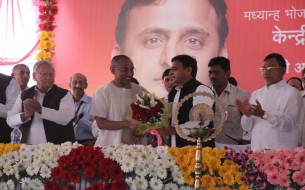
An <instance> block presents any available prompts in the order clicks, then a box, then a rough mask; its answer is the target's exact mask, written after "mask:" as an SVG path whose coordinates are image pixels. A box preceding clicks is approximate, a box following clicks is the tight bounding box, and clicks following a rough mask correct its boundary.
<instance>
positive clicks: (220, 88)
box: [0, 53, 305, 150]
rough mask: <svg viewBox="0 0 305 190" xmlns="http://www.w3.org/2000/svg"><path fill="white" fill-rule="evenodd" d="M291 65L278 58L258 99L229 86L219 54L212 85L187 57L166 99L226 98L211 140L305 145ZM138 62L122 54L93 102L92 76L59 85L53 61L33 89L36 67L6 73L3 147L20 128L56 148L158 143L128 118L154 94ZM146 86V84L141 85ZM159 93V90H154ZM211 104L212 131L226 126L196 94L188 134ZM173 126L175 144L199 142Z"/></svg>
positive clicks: (0, 82)
mask: <svg viewBox="0 0 305 190" xmlns="http://www.w3.org/2000/svg"><path fill="white" fill-rule="evenodd" d="M286 67H287V66H286V61H285V59H284V57H283V56H282V55H280V54H278V53H271V54H269V55H267V56H266V57H265V59H264V60H263V65H262V67H261V68H260V70H261V72H262V76H263V79H264V81H265V83H266V85H264V86H263V87H262V88H260V89H258V90H255V91H254V92H253V93H252V94H251V95H250V94H249V93H248V92H246V91H245V90H243V89H241V88H239V87H237V86H235V85H233V84H231V83H230V82H229V80H230V77H231V76H230V75H231V67H230V61H229V59H227V58H225V57H222V56H219V57H214V58H212V59H210V61H209V63H208V71H207V72H206V74H207V75H208V76H209V79H210V82H211V86H207V85H205V84H202V83H201V82H200V81H198V80H197V79H196V76H197V70H198V67H197V60H196V59H195V58H194V57H192V56H189V55H186V54H182V55H177V56H174V57H173V58H172V59H171V66H170V68H168V69H166V70H165V71H164V73H163V75H162V73H161V74H160V75H162V79H163V84H164V88H166V90H167V91H168V95H167V96H165V97H161V98H164V99H165V100H166V101H168V102H171V103H172V110H173V112H174V110H175V109H176V108H177V104H178V102H179V101H180V100H181V99H183V98H184V97H185V96H187V95H188V94H190V93H193V92H207V93H210V94H213V95H214V96H215V97H218V98H219V99H220V101H221V103H222V105H223V107H224V110H225V113H226V120H225V121H224V126H223V129H222V131H221V132H220V133H219V134H218V135H217V136H216V138H215V139H213V140H210V141H208V142H205V143H204V146H210V147H214V146H215V143H216V144H225V145H227V146H230V145H242V144H246V143H250V144H251V148H252V149H253V150H259V149H267V150H269V149H279V148H282V147H287V148H289V149H294V148H295V147H297V146H305V119H304V117H305V116H304V115H305V114H304V112H305V103H304V102H305V91H304V90H303V88H304V84H305V81H304V80H305V69H304V70H303V72H302V79H300V78H298V77H293V78H291V79H289V80H288V81H287V82H286V81H284V80H283V78H284V75H285V73H286ZM134 70H135V67H134V64H133V61H132V60H131V59H130V58H129V57H128V56H126V55H117V56H114V57H113V59H112V60H111V64H110V72H111V73H112V74H113V80H112V81H110V82H109V83H108V84H106V85H104V86H102V87H100V88H99V89H97V90H96V91H95V93H94V96H93V97H90V96H88V95H87V94H86V93H85V89H86V88H87V86H88V81H87V78H86V76H85V75H84V74H81V73H75V74H73V75H72V76H71V77H70V80H69V87H70V90H71V92H70V91H69V90H67V89H63V88H61V87H59V86H57V85H56V84H54V79H55V76H56V75H55V69H54V67H53V64H52V63H50V62H48V61H39V62H37V63H35V65H34V67H33V74H32V77H33V79H34V81H36V85H34V86H32V87H28V86H27V83H28V81H29V78H30V70H29V68H28V67H27V66H26V65H24V64H18V65H15V67H14V68H13V70H12V75H11V76H7V75H4V74H0V143H10V133H11V131H12V129H13V128H14V127H15V126H19V127H20V130H21V132H22V139H21V142H22V143H26V144H41V143H46V142H51V143H55V144H59V143H63V142H66V141H71V142H74V141H77V142H78V143H81V144H93V143H95V146H99V147H102V146H113V145H118V144H121V143H126V144H143V145H148V144H153V141H154V137H153V136H151V134H144V135H143V134H142V135H140V134H138V131H137V127H138V126H137V124H135V123H133V122H131V121H127V120H126V114H127V113H128V112H129V110H130V103H131V100H133V99H136V95H142V94H143V92H147V90H146V89H145V88H144V87H142V86H141V85H139V84H136V83H134V82H132V80H133V75H134ZM139 83H140V84H141V81H139ZM152 93H153V92H152ZM200 103H204V104H207V105H209V106H210V107H211V108H212V109H213V110H214V112H215V116H214V119H213V121H210V122H208V123H206V125H205V126H204V127H209V128H215V127H218V126H219V123H220V120H221V119H220V114H221V113H220V109H219V107H217V106H215V101H214V100H213V99H211V98H209V97H193V98H190V99H189V100H187V101H186V102H185V103H184V104H183V105H182V106H181V107H180V108H179V111H178V113H179V114H178V116H177V118H178V121H179V123H178V124H179V127H181V128H182V129H183V132H184V133H185V134H186V135H189V132H188V129H190V128H193V127H200V126H196V124H194V122H191V121H190V119H189V112H190V110H191V109H192V108H193V107H194V106H195V105H197V104H200ZM170 123H171V126H169V127H167V128H160V129H158V132H159V134H160V135H161V136H162V137H164V140H165V143H166V144H167V145H168V146H177V147H183V146H188V145H194V143H192V142H189V141H186V140H185V139H183V138H181V137H180V136H179V135H178V134H177V132H176V129H175V127H174V126H173V125H174V121H171V122H170Z"/></svg>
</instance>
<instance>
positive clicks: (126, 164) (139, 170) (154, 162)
mask: <svg viewBox="0 0 305 190" xmlns="http://www.w3.org/2000/svg"><path fill="white" fill-rule="evenodd" d="M102 149H103V152H104V154H105V157H106V158H111V159H113V160H114V161H116V162H117V163H119V165H120V166H121V168H122V170H123V171H124V173H125V176H124V178H125V181H126V183H127V184H128V186H129V189H143V190H146V189H152V190H160V189H168V190H169V189H179V190H185V189H192V188H191V187H189V186H187V185H185V184H184V181H183V176H182V174H181V173H180V171H179V168H178V166H177V164H176V162H175V160H174V159H173V157H172V156H171V155H170V154H168V148H167V147H165V146H159V147H157V148H152V147H151V146H142V145H129V146H128V145H120V146H116V147H103V148H102Z"/></svg>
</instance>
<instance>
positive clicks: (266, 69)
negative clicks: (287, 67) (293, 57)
mask: <svg viewBox="0 0 305 190" xmlns="http://www.w3.org/2000/svg"><path fill="white" fill-rule="evenodd" d="M280 68H283V67H261V68H259V70H260V71H262V72H265V71H273V70H275V69H280Z"/></svg>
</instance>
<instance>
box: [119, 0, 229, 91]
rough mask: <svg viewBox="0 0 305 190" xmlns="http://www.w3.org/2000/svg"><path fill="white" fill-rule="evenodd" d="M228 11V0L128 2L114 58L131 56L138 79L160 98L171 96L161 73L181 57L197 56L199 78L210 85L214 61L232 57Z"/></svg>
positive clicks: (138, 0) (123, 8)
mask: <svg viewBox="0 0 305 190" xmlns="http://www.w3.org/2000/svg"><path fill="white" fill-rule="evenodd" d="M226 13H227V5H226V3H225V1H224V0H191V1H187V0H163V1H159V0H145V1H143V0H126V1H125V3H124V4H123V6H122V8H121V12H120V14H119V17H118V22H117V26H116V32H115V37H116V45H115V47H114V48H113V55H118V54H125V55H128V56H129V57H130V58H131V59H132V60H133V62H134V65H135V67H136V68H137V70H136V71H135V77H136V78H137V79H138V80H139V81H141V85H143V86H144V87H145V88H147V89H148V90H149V91H150V92H154V93H155V94H156V95H157V96H159V97H163V96H164V95H165V94H166V91H165V89H164V87H163V84H162V78H161V75H162V73H163V71H164V70H165V69H167V68H170V66H171V58H173V57H174V56H176V55H179V54H188V55H191V56H193V57H195V58H196V60H197V62H198V68H199V69H198V75H197V79H198V80H199V81H201V82H203V83H208V82H209V79H208V76H207V74H206V72H207V70H208V67H207V64H208V62H209V60H210V59H211V58H213V57H215V56H227V48H226V45H225V39H226V37H227V34H228V23H227V19H226ZM143 15H144V16H143ZM147 57H149V59H147ZM149 68H154V69H150V70H149Z"/></svg>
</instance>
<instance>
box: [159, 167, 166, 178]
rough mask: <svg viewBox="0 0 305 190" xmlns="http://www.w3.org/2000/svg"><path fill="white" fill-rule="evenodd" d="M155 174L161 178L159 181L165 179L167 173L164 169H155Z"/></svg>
mask: <svg viewBox="0 0 305 190" xmlns="http://www.w3.org/2000/svg"><path fill="white" fill-rule="evenodd" d="M157 174H158V177H159V178H161V179H165V178H166V177H167V172H166V169H164V168H163V169H160V168H157Z"/></svg>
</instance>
